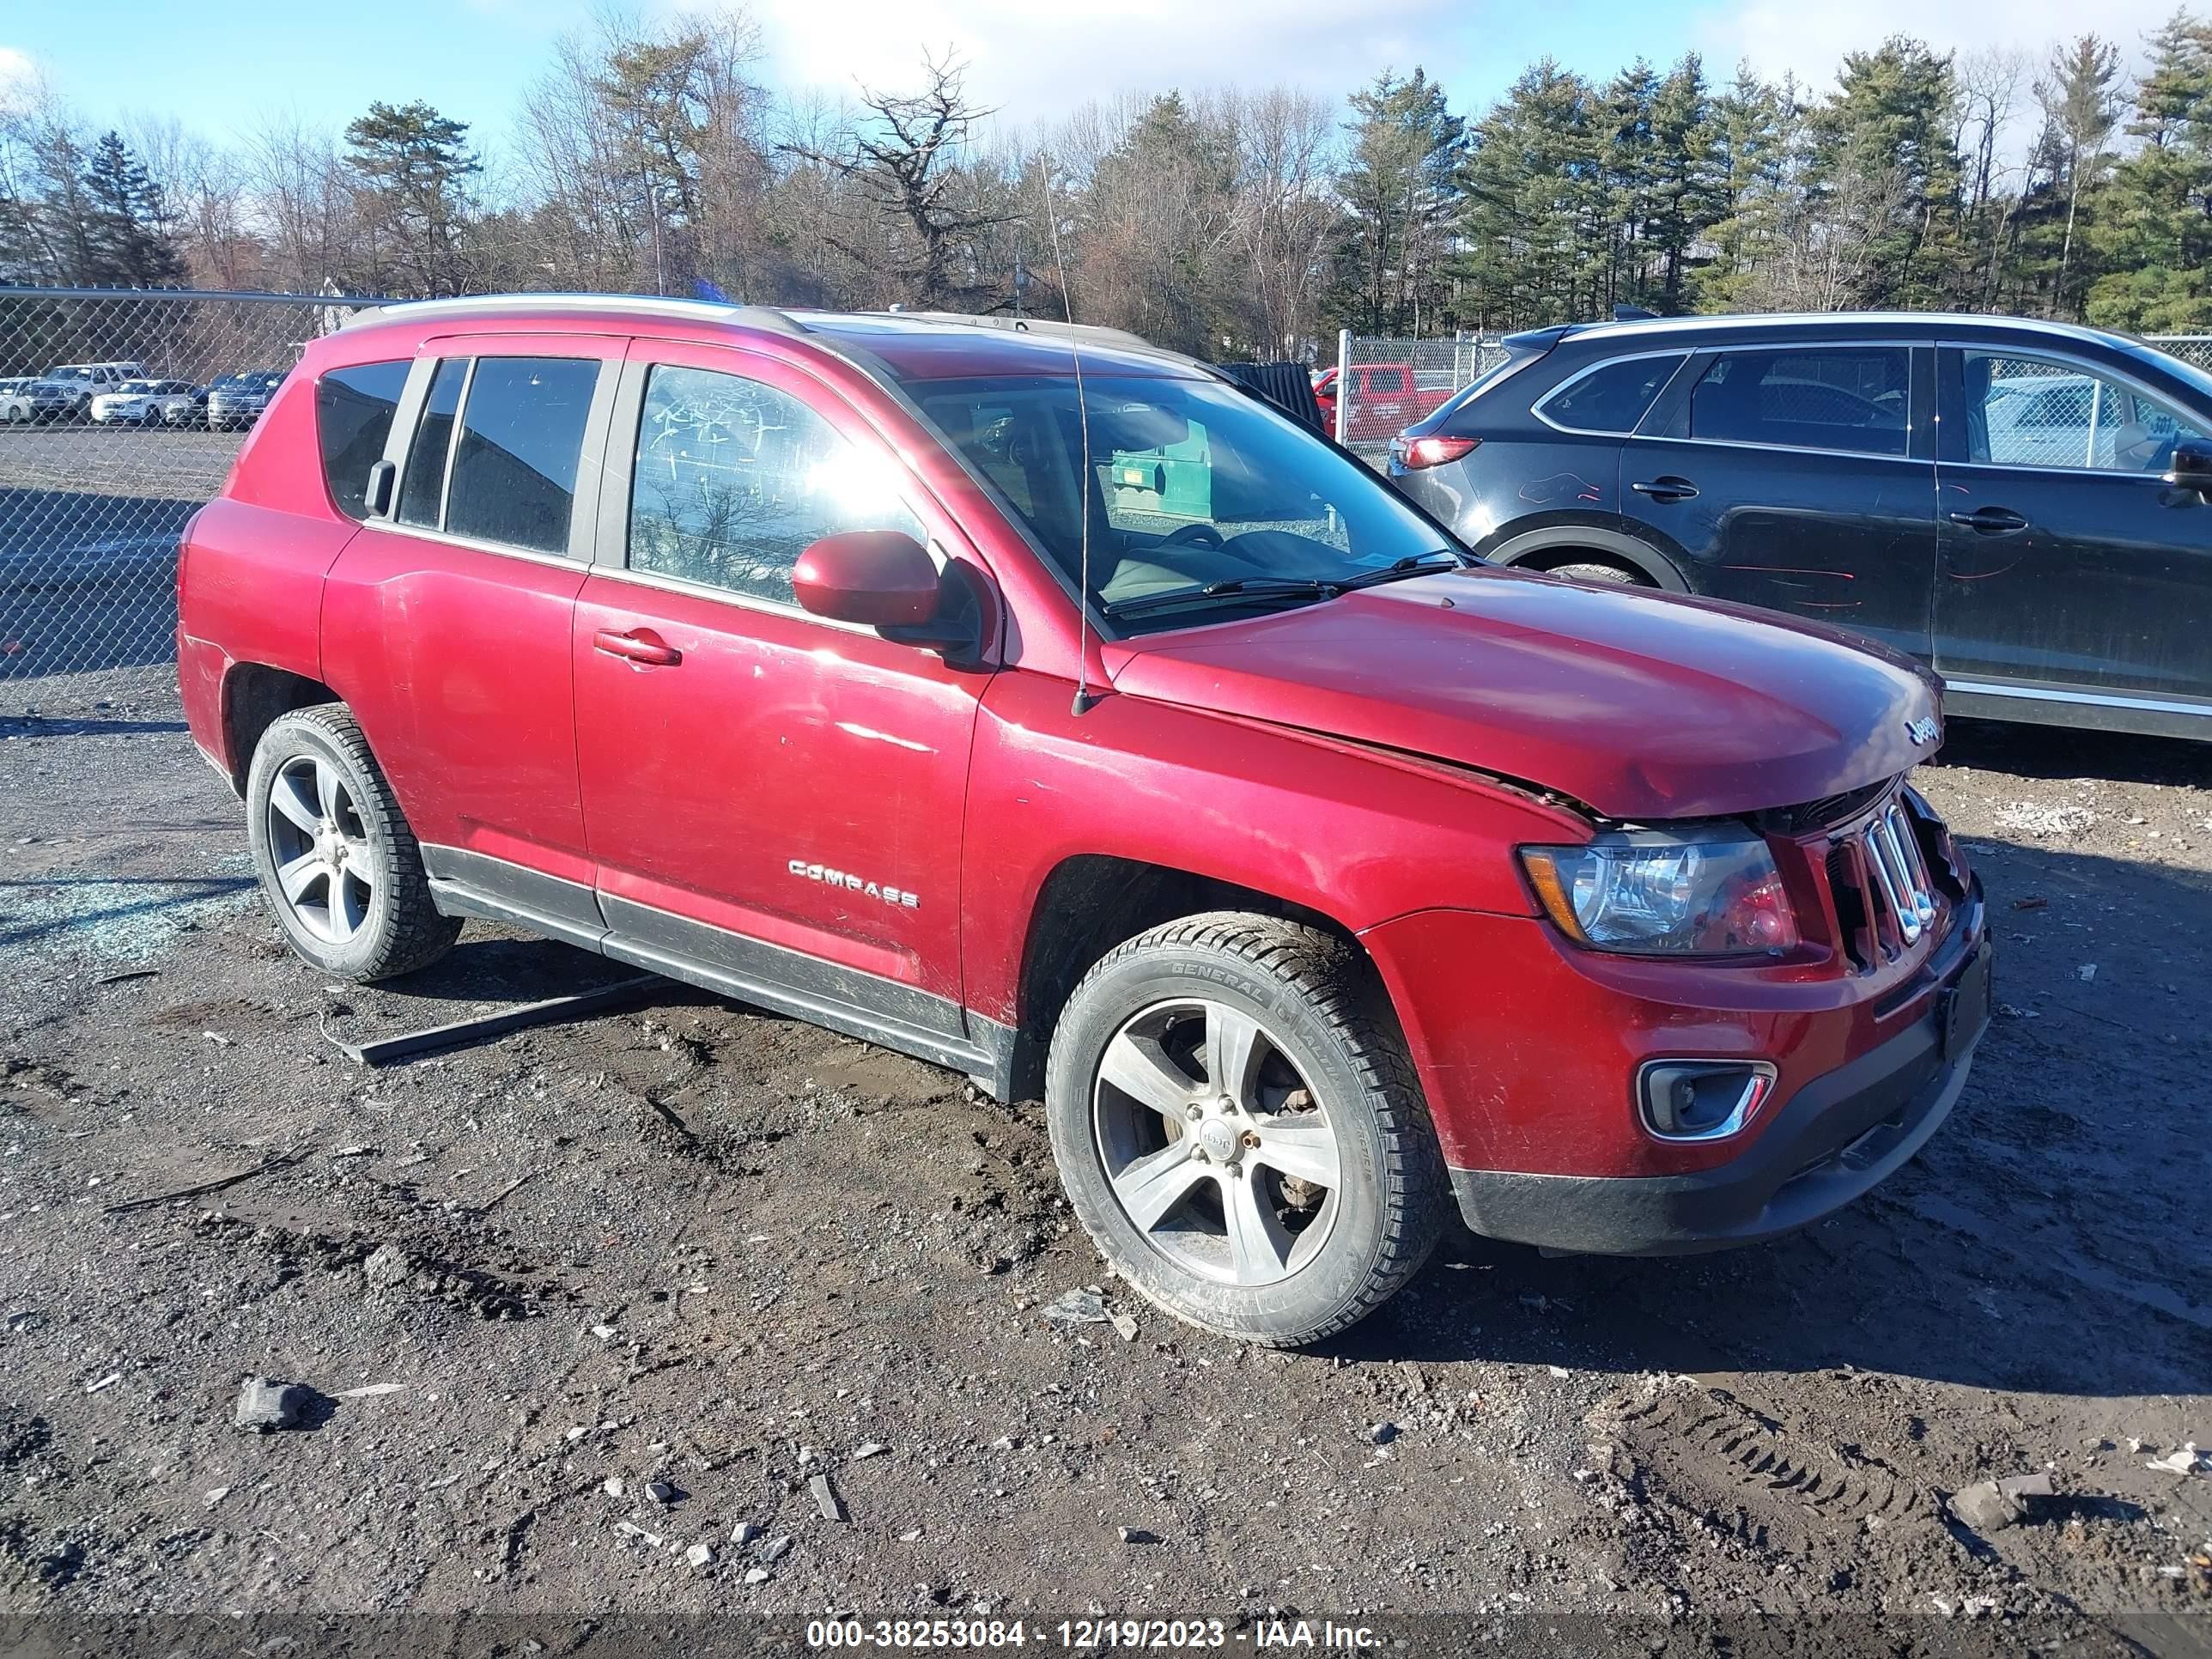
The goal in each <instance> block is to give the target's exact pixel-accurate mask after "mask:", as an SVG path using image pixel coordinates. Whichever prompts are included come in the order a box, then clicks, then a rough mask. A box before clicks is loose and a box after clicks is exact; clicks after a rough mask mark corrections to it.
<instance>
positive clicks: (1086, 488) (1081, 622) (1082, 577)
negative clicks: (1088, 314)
mask: <svg viewBox="0 0 2212 1659" xmlns="http://www.w3.org/2000/svg"><path fill="white" fill-rule="evenodd" d="M1037 187H1038V189H1039V190H1040V191H1042V194H1043V196H1044V222H1045V224H1046V227H1047V228H1048V229H1049V230H1050V231H1051V232H1052V263H1053V266H1054V269H1055V270H1058V271H1059V273H1060V316H1061V318H1062V319H1064V320H1065V321H1066V324H1067V360H1068V362H1070V363H1072V364H1073V366H1074V368H1075V423H1076V425H1077V427H1078V428H1079V429H1080V431H1081V434H1082V455H1083V471H1081V472H1080V473H1079V475H1078V476H1077V480H1076V482H1077V486H1078V488H1077V491H1076V498H1075V513H1076V522H1077V524H1078V525H1079V526H1080V528H1079V532H1078V533H1077V541H1076V546H1077V553H1076V579H1075V580H1076V586H1077V587H1078V589H1079V592H1078V593H1077V595H1076V604H1075V702H1074V703H1073V705H1072V706H1071V708H1069V711H1068V712H1069V713H1070V714H1089V713H1090V712H1091V709H1092V708H1094V707H1095V706H1096V705H1097V702H1098V699H1097V697H1094V696H1091V491H1092V490H1093V489H1097V487H1098V486H1097V479H1096V478H1094V477H1091V403H1090V399H1089V398H1087V397H1086V396H1085V393H1084V389H1083V353H1082V351H1081V350H1080V349H1079V348H1078V347H1077V345H1076V343H1075V307H1074V304H1073V301H1071V300H1070V298H1069V296H1068V291H1067V262H1066V260H1065V259H1063V258H1061V257H1060V215H1059V214H1058V213H1057V212H1055V211H1054V209H1053V205H1052V173H1051V171H1050V169H1049V167H1048V164H1047V162H1046V160H1045V155H1044V152H1043V151H1042V150H1039V151H1038V152H1037Z"/></svg>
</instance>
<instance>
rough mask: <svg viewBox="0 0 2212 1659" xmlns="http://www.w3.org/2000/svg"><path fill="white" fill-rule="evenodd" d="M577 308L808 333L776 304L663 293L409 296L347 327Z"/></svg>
mask: <svg viewBox="0 0 2212 1659" xmlns="http://www.w3.org/2000/svg"><path fill="white" fill-rule="evenodd" d="M574 311H618V312H619V311H628V312H635V313H637V314H638V315H640V316H644V317H680V318H683V319H684V320H686V321H688V322H702V323H729V324H732V325H736V326H738V327H740V328H759V329H767V330H769V331H773V332H775V333H777V334H804V333H805V332H806V330H805V326H804V325H801V324H799V323H798V322H796V321H794V320H793V319H792V318H790V317H788V316H787V315H785V313H782V312H781V311H778V310H776V309H775V307H772V306H733V305H724V304H722V303H720V301H713V300H676V299H671V298H668V297H667V296H665V295H658V294H469V295H462V296H460V297H459V298H458V299H451V300H405V301H397V302H395V303H392V304H389V305H380V306H376V307H372V308H370V309H368V310H367V311H362V312H357V313H355V314H354V315H353V316H351V317H349V318H348V319H346V320H345V322H344V323H343V325H341V326H342V327H344V328H365V327H367V326H368V325H370V324H373V323H380V322H392V321H401V320H404V321H413V320H416V319H420V320H422V321H423V322H446V321H449V320H450V321H454V322H465V321H466V320H468V319H470V318H472V317H484V318H490V317H512V316H515V315H518V314H521V315H528V314H530V313H536V312H574Z"/></svg>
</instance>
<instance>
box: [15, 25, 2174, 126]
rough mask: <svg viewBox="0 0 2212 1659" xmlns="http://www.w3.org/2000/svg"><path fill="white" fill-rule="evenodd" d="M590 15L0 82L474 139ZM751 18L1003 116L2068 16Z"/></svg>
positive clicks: (107, 42) (1961, 36) (1805, 70)
mask: <svg viewBox="0 0 2212 1659" xmlns="http://www.w3.org/2000/svg"><path fill="white" fill-rule="evenodd" d="M688 3H689V0H642V3H641V4H640V6H639V8H638V9H640V10H641V12H642V13H643V14H644V15H647V16H650V15H655V14H656V13H661V12H673V11H678V10H682V9H686V8H687V5H688ZM2171 3H2172V0H2110V3H2107V4H2106V5H2105V6H2103V7H2100V9H2098V11H2097V13H2096V15H2095V17H2094V19H2093V21H2094V23H2095V26H2096V27H2098V28H2099V29H2100V31H2102V32H2104V33H2106V34H2107V35H2108V36H2111V37H2113V38H2117V39H2118V40H2120V41H2121V42H2122V44H2123V46H2124V47H2126V48H2128V49H2129V50H2130V52H2132V49H2133V47H2134V46H2135V45H2136V36H2137V35H2138V34H2139V33H2140V32H2141V31H2142V30H2143V29H2146V28H2148V27H2151V26H2152V25H2153V24H2154V23H2155V22H2156V21H2158V20H2159V19H2160V17H2161V16H2163V15H2165V13H2166V11H2167V10H2168V9H2170V8H2171ZM753 15H754V16H755V17H756V18H757V20H758V21H759V22H760V24H761V26H762V30H763V40H764V43H765V45H766V46H767V47H768V50H769V64H768V66H767V70H766V73H767V76H768V77H769V79H771V80H772V81H774V82H776V83H778V84H779V85H783V86H810V87H815V88H820V89H822V90H823V91H824V92H827V93H829V94H837V93H841V92H849V91H850V90H851V89H852V88H853V87H854V84H855V82H868V83H870V84H886V85H894V86H895V85H897V84H899V83H900V82H901V81H902V80H903V79H904V78H905V77H906V75H907V72H908V66H910V65H911V64H914V63H915V61H916V59H917V58H919V56H920V54H921V52H922V50H923V49H924V48H925V46H939V47H941V46H945V45H951V46H954V47H955V48H956V49H957V50H958V51H959V52H961V53H962V55H963V57H965V58H968V60H969V63H970V64H971V65H972V70H971V86H972V88H973V89H974V90H975V92H976V93H977V94H979V95H980V96H981V98H982V99H983V100H985V101H987V102H989V103H992V104H995V105H998V106H1001V107H1002V108H1003V109H1004V110H1005V112H1006V119H1007V120H1009V121H1012V122H1014V123H1017V124H1018V125H1024V126H1026V125H1032V124H1036V123H1042V122H1049V121H1050V120H1052V119H1053V118H1054V117H1055V116H1056V115H1057V114H1058V113H1059V112H1061V111H1063V110H1065V109H1066V108H1068V107H1069V106H1073V105H1076V104H1079V103H1081V102H1083V101H1084V100H1086V99H1088V98H1091V97H1096V96H1101V95H1106V94H1113V93H1115V92H1120V91H1137V92H1150V91H1156V90H1161V89H1164V88H1166V87H1168V86H1170V85H1174V84H1181V85H1183V86H1186V87H1192V86H1200V85H1206V84H1209V83H1218V82H1223V81H1227V80H1235V81H1237V82H1243V83H1245V84H1255V83H1263V82H1269V81H1274V80H1284V81H1291V82H1297V83H1298V84H1301V85H1304V86H1307V87H1309V88H1313V89H1315V90H1317V91H1322V92H1327V93H1330V94H1338V93H1341V92H1342V91H1345V90H1347V89H1348V88H1350V87H1351V86H1352V84H1354V83H1356V82H1359V81H1362V80H1364V79H1366V78H1368V77H1369V76H1372V75H1373V74H1374V73H1375V72H1376V70H1379V69H1382V68H1383V67H1386V66H1395V67H1397V68H1399V69H1401V70H1403V69H1405V68H1407V67H1410V66H1411V65H1412V64H1414V63H1415V62H1419V63H1421V64H1425V66H1426V67H1427V68H1428V69H1429V70H1430V72H1431V74H1432V75H1433V76H1437V78H1439V79H1440V80H1442V81H1443V83H1444V85H1445V87H1446V88H1447V90H1448V91H1449V94H1451V97H1452V100H1453V104H1454V106H1455V107H1457V108H1461V109H1466V108H1468V107H1469V106H1480V105H1481V104H1483V103H1486V102H1487V101H1488V100H1489V99H1490V98H1491V97H1492V96H1494V95H1495V94H1497V93H1498V91H1499V90H1500V89H1501V88H1503V87H1504V85H1505V84H1506V82H1509V81H1510V79H1511V77H1512V76H1513V75H1514V74H1515V73H1516V72H1517V71H1518V70H1519V69H1520V68H1521V67H1522V65H1523V64H1526V63H1528V61H1530V60H1531V59H1532V58H1535V57H1538V56H1540V55H1542V54H1546V53H1549V54H1551V55H1553V56H1554V57H1557V58H1559V59H1560V60H1562V61H1563V62H1565V63H1566V64H1570V65H1571V66H1572V67H1574V68H1577V69H1580V70H1584V71H1585V72H1588V73H1591V74H1594V75H1600V76H1602V75H1606V74H1609V73H1610V72H1611V71H1612V70H1614V69H1616V68H1618V67H1620V65H1621V64H1625V63H1626V62H1627V61H1628V60H1629V59H1631V58H1633V57H1635V56H1636V55H1637V54H1638V53H1639V52H1641V53H1643V54H1644V55H1646V56H1648V57H1650V58H1652V59H1653V60H1654V61H1657V62H1665V61H1667V60H1668V59H1671V58H1674V57H1675V56H1677V55H1679V54H1680V52H1682V51H1684V50H1686V49H1689V48H1692V47H1694V48H1696V49H1698V50H1699V51H1701V52H1704V53H1705V56H1706V59H1707V64H1708V68H1709V70H1710V71H1711V73H1712V74H1713V75H1714V76H1715V77H1716V78H1721V77H1724V76H1726V75H1727V74H1728V73H1729V70H1732V68H1733V66H1734V64H1735V62H1736V60H1737V59H1738V58H1743V57H1748V58H1751V59H1752V60H1753V62H1754V63H1756V64H1758V65H1759V67H1760V68H1761V69H1762V70H1765V71H1767V72H1769V73H1776V74H1778V73H1781V72H1783V71H1784V70H1790V71H1794V72H1796V73H1797V74H1798V75H1799V76H1800V77H1801V78H1803V79H1806V80H1808V81H1810V82H1814V83H1816V84H1817V83H1820V82H1825V81H1826V80H1827V79H1828V78H1829V76H1831V75H1832V72H1833V69H1834V66H1835V64H1836V63H1837V61H1838V58H1839V56H1840V54H1841V53H1842V52H1844V50H1846V49H1848V48H1850V47H1857V46H1873V45H1875V44H1876V43H1877V42H1879V40H1881V37H1882V36H1883V35H1884V34H1886V33H1890V32H1892V31H1893V30H1905V31H1908V32H1911V33H1919V34H1921V35H1923V37H1925V38H1928V39H1929V40H1932V41H1933V42H1934V43H1935V44H1936V45H1937V46H1952V47H1959V48H1961V49H1972V48H1973V47H1976V46H1983V45H1987V44H1995V45H1999V46H2005V45H2011V46H2017V47H2020V48H2022V49H2026V50H2029V51H2032V52H2033V53H2034V54H2035V56H2036V57H2037V58H2040V57H2041V55H2042V52H2043V49H2044V48H2045V46H2046V44H2047V43H2048V42H2049V41H2051V40H2054V39H2056V38H2057V37H2058V36H2059V35H2061V34H2063V33H2069V32H2072V31H2078V30H2079V29H2080V28H2081V27H2083V26H2084V20H2083V17H2082V15H2081V12H2080V10H2079V9H2078V8H2076V7H2073V6H2070V5H2066V4H2063V3H2061V0H2008V3H1997V0H1855V3H1853V4H1851V5H1850V6H1848V7H1844V6H1838V5H1836V4H1834V3H1832V0H1831V3H1828V4H1826V5H1825V6H1823V5H1818V4H1815V5H1812V6H1808V5H1806V4H1804V3H1803V0H1738V3H1733V4H1729V3H1721V0H1636V3H1622V0H1535V3H1531V0H1388V3H1380V4H1378V3H1376V0H838V3H823V0H804V3H802V0H761V3H758V4H757V5H756V6H755V7H754V8H753ZM591 19H592V3H591V0H380V3H379V4H378V5H376V6H375V7H374V8H373V9H366V10H365V9H361V8H354V7H344V6H332V5H301V4H299V3H297V0H289V3H284V4H277V3H273V0H229V3H219V0H200V3H184V0H171V3H158V0H16V3H15V5H13V6H8V7H0V79H5V78H8V77H10V76H21V75H22V74H24V73H26V72H35V73H39V74H43V75H44V76H46V78H47V79H48V80H49V81H50V82H52V85H53V86H54V87H55V88H56V89H57V90H58V91H59V92H60V93H61V94H62V95H63V96H64V98H66V99H67V100H69V101H70V102H71V103H72V104H74V105H76V106H78V107H79V108H81V109H82V110H83V111H84V112H85V113H86V114H87V115H88V116H89V117H91V118H94V119H95V120H100V121H102V122H109V121H125V120H127V119H128V118H131V117H132V116H133V115H135V114H137V113H141V112H154V113H157V114H171V115H174V116H175V117H177V118H179V119H180V120H182V121H183V122H184V123H185V125H187V126H189V127H191V128H194V129H196V130H198V131H202V132H204V133H206V134H207V135H208V136H210V137H230V136H234V135H235V134H236V133H238V132H240V131H250V130H252V128H253V127H254V126H255V125H258V124H259V123H260V122H262V121H263V120H264V119H265V118H267V117H268V116H269V115H270V114H271V113H275V112H295V113H297V114H299V115H301V116H302V117H305V118H308V119H309V120H311V121H315V122H318V123H328V124H330V125H340V124H342V123H343V122H344V121H345V120H347V119H348V118H350V117H352V116H353V115H355V114H357V113H358V112H360V111H361V110H362V109H363V108H364V107H366V106H367V105H368V103H369V101H370V100H372V99H384V100H387V101H391V102H405V101H407V100H411V99H415V98H422V99H427V100H428V101H429V102H431V103H432V104H435V105H436V106H438V107H439V108H440V109H441V110H443V111H444V112H447V114H449V115H452V116H454V117H456V118H459V119H462V120H465V121H468V122H470V123H471V125H472V126H473V127H474V128H475V129H476V130H477V135H478V137H479V138H480V139H481V140H482V141H483V142H485V143H488V144H489V145H491V146H493V147H496V145H497V143H498V142H499V141H500V139H501V137H503V136H504V134H505V132H506V131H507V127H508V125H509V124H510V122H511V121H512V118H513V112H514V111H515V109H516V107H517V106H518V104H519V103H520V100H521V98H522V95H523V93H524V91H525V89H526V87H527V86H528V84H529V82H531V81H532V79H533V78H534V77H536V76H538V74H539V73H540V72H542V71H543V70H544V68H545V66H546V64H547V63H548V61H549V60H550V56H551V52H552V47H553V44H554V41H555V40H556V38H557V37H558V36H559V35H560V34H562V33H563V32H565V31H568V30H572V29H580V28H588V27H590V24H591Z"/></svg>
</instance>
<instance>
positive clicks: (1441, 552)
mask: <svg viewBox="0 0 2212 1659" xmlns="http://www.w3.org/2000/svg"><path fill="white" fill-rule="evenodd" d="M1439 559H1443V560H1446V561H1448V562H1446V563H1443V564H1439V563H1437V561H1438V560H1439ZM1467 563H1468V562H1467V561H1466V560H1465V559H1463V558H1462V557H1461V556H1459V555H1458V554H1456V553H1455V552H1453V551H1452V550H1451V549H1449V548H1448V547H1439V548H1437V550H1435V551H1434V552H1431V553H1415V554H1412V555H1410V556H1407V557H1406V558H1402V559H1399V560H1396V561H1395V562H1392V563H1389V564H1386V565H1384V566H1383V568H1381V569H1380V570H1370V571H1366V572H1364V573H1363V574H1359V575H1357V576H1346V578H1345V579H1344V580H1342V581H1340V582H1339V583H1337V584H1336V586H1337V587H1338V588H1339V589H1340V591H1342V592H1346V593H1349V592H1352V590H1354V589H1355V588H1361V587H1379V586H1382V585H1383V583H1384V582H1398V581H1403V580H1406V578H1407V577H1408V576H1428V575H1433V574H1435V573H1436V572H1437V571H1439V570H1464V569H1465V568H1467Z"/></svg>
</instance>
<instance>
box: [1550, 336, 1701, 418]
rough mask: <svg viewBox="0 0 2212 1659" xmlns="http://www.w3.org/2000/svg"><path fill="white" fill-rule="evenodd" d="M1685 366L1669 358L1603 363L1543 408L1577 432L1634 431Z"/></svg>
mask: <svg viewBox="0 0 2212 1659" xmlns="http://www.w3.org/2000/svg"><path fill="white" fill-rule="evenodd" d="M1681 364H1682V354H1681V353H1679V352H1678V353H1676V354H1675V355H1674V356H1669V357H1629V358H1626V359H1624V360H1622V361H1621V362H1614V363H1601V364H1600V365H1599V366H1598V367H1597V368H1594V369H1591V370H1590V371H1589V373H1587V374H1584V375H1583V377H1582V378H1581V379H1580V380H1570V381H1568V382H1567V384H1566V385H1565V386H1562V387H1560V388H1559V391H1557V392H1553V394H1552V395H1551V396H1550V397H1549V398H1546V399H1545V400H1544V401H1543V403H1542V404H1541V405H1540V407H1541V409H1542V410H1543V412H1544V414H1545V415H1546V416H1547V417H1548V418H1549V419H1550V420H1551V421H1552V422H1553V423H1554V424H1555V425H1559V426H1564V427H1571V428H1574V429H1575V430H1576V431H1577V432H1633V431H1635V430H1636V423H1637V422H1638V421H1640V420H1642V419H1643V418H1644V410H1647V409H1649V408H1650V407H1651V400H1652V399H1653V398H1656V397H1657V396H1658V395H1659V389H1660V388H1661V387H1662V386H1665V385H1666V384H1667V382H1668V380H1671V379H1672V378H1673V377H1674V371H1675V370H1676V369H1677V368H1680V367H1681Z"/></svg>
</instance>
